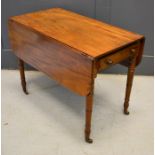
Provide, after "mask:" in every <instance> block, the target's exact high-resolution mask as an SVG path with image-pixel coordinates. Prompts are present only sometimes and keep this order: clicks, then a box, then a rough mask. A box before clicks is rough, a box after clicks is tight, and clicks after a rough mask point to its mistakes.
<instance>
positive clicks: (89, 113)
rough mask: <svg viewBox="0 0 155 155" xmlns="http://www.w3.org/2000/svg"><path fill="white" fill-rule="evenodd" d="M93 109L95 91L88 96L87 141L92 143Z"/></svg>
mask: <svg viewBox="0 0 155 155" xmlns="http://www.w3.org/2000/svg"><path fill="white" fill-rule="evenodd" d="M92 109H93V90H92V92H91V93H89V94H88V95H87V96H86V126H85V141H86V142H88V143H92V142H93V140H92V139H91V138H90V132H91V116H92Z"/></svg>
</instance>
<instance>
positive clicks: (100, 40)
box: [11, 8, 143, 58]
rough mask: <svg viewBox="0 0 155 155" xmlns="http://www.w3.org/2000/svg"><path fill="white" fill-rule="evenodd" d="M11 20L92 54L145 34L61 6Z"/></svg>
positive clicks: (113, 47) (125, 43) (82, 51)
mask: <svg viewBox="0 0 155 155" xmlns="http://www.w3.org/2000/svg"><path fill="white" fill-rule="evenodd" d="M11 20H12V21H15V22H17V23H19V24H22V25H24V26H26V27H27V28H30V29H32V30H33V31H36V32H38V33H41V34H43V35H45V36H46V37H48V38H52V39H56V40H58V41H60V42H62V43H64V44H66V45H68V46H70V47H72V48H75V49H77V50H78V51H80V52H81V53H83V54H85V55H89V56H90V57H93V58H97V57H100V56H103V55H105V54H108V53H110V52H112V51H114V50H116V49H119V48H122V47H124V46H126V45H128V44H131V43H133V42H135V41H138V40H140V39H142V38H143V36H142V35H139V34H136V33H132V32H129V31H126V30H124V29H121V28H118V27H115V26H112V25H109V24H106V23H103V22H100V21H97V20H95V19H91V18H88V17H85V16H82V15H79V14H76V13H73V12H71V11H67V10H64V9H61V8H53V9H47V10H42V11H37V12H33V13H28V14H23V15H19V16H14V17H11Z"/></svg>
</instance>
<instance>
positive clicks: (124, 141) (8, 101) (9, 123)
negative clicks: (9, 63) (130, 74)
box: [2, 70, 153, 155]
mask: <svg viewBox="0 0 155 155" xmlns="http://www.w3.org/2000/svg"><path fill="white" fill-rule="evenodd" d="M26 79H27V85H28V91H29V93H30V94H29V95H25V94H24V93H23V92H22V89H21V85H20V79H19V73H18V72H17V71H7V70H3V71H2V155H153V77H151V76H135V79H134V86H133V91H132V95H131V100H130V108H129V111H130V115H129V116H126V115H124V114H123V113H122V108H123V100H124V90H125V85H126V76H125V75H98V77H97V78H96V81H95V98H94V109H93V116H92V134H91V137H92V138H93V140H94V142H93V144H87V143H85V141H84V134H83V131H84V124H85V123H84V119H85V113H84V112H85V98H84V97H81V96H78V95H76V94H74V93H72V92H71V91H69V90H67V89H65V88H64V87H61V86H60V85H58V84H57V83H56V82H54V81H53V80H51V79H49V78H48V77H47V76H45V75H44V74H43V73H40V72H37V71H34V72H33V71H27V72H26ZM75 82H76V81H75Z"/></svg>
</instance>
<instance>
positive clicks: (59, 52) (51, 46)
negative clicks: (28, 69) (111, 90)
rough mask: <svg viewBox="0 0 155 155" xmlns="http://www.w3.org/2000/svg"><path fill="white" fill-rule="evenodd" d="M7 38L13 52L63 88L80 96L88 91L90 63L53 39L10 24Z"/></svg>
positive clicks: (89, 89) (90, 72)
mask: <svg viewBox="0 0 155 155" xmlns="http://www.w3.org/2000/svg"><path fill="white" fill-rule="evenodd" d="M9 32H10V33H9V36H10V40H11V44H12V48H13V50H14V53H15V54H16V55H17V56H18V57H19V58H21V59H23V60H24V61H25V62H27V63H28V64H30V65H32V66H33V67H35V68H36V69H38V70H40V71H42V72H44V73H46V74H47V75H48V76H50V77H52V78H53V79H55V80H56V81H58V82H59V83H60V84H62V85H63V86H65V87H67V88H69V89H71V90H72V91H74V92H76V93H78V94H80V95H87V94H89V92H90V91H91V83H92V62H93V61H92V60H91V58H90V57H87V56H84V55H81V54H80V53H79V52H77V51H75V49H73V48H71V47H69V46H66V45H64V44H62V43H60V42H58V41H56V40H54V39H48V38H46V37H44V35H41V34H37V33H35V32H33V31H30V30H29V29H27V28H25V27H24V26H22V25H20V24H18V23H16V22H13V21H10V23H9Z"/></svg>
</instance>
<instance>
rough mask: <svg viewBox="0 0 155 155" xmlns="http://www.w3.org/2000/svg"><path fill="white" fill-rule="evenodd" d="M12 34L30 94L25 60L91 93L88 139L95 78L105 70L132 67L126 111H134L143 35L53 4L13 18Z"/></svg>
mask: <svg viewBox="0 0 155 155" xmlns="http://www.w3.org/2000/svg"><path fill="white" fill-rule="evenodd" d="M9 38H10V42H11V46H12V49H13V52H14V53H15V55H16V56H17V57H18V58H19V70H20V77H21V84H22V88H23V91H24V92H25V93H26V94H28V92H27V89H26V80H25V74H24V62H26V63H28V64H30V65H32V66H33V67H34V68H36V69H37V70H39V71H42V72H44V73H45V74H46V75H48V76H49V77H51V78H53V79H54V80H56V81H57V82H58V83H60V84H61V85H63V86H65V87H66V88H68V89H70V90H72V91H73V92H75V93H78V94H79V95H81V96H86V120H85V121H86V122H85V123H86V126H85V140H86V142H88V143H92V139H91V138H90V128H91V115H92V108H93V90H94V89H93V88H94V79H95V77H96V76H97V73H98V72H100V71H101V70H103V69H106V68H108V67H110V66H112V65H115V64H121V65H124V66H126V67H128V75H127V85H126V94H125V101H124V114H129V112H128V106H129V97H130V93H131V87H132V81H133V76H134V71H135V67H136V66H137V65H138V64H139V63H140V61H141V58H142V53H143V47H144V40H145V39H144V36H142V35H139V34H136V33H132V32H129V31H126V30H124V29H121V28H118V27H115V26H112V25H109V24H106V23H103V22H100V21H97V20H95V19H91V18H88V17H85V16H82V15H79V14H76V13H74V12H71V11H67V10H64V9H62V8H52V9H47V10H41V11H37V12H32V13H27V14H23V15H19V16H14V17H11V18H10V19H9Z"/></svg>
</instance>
